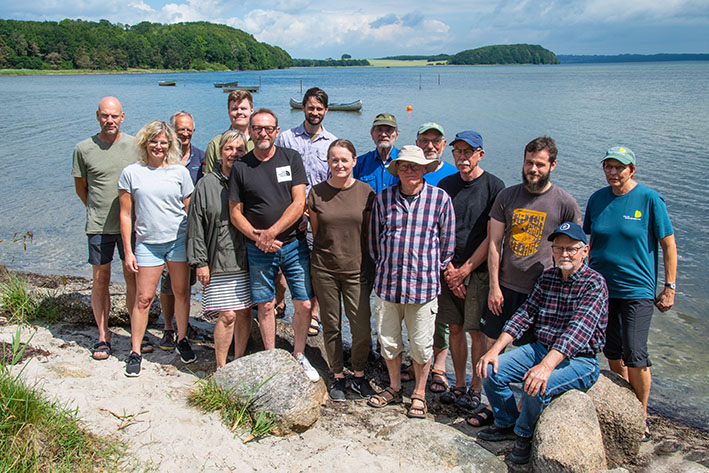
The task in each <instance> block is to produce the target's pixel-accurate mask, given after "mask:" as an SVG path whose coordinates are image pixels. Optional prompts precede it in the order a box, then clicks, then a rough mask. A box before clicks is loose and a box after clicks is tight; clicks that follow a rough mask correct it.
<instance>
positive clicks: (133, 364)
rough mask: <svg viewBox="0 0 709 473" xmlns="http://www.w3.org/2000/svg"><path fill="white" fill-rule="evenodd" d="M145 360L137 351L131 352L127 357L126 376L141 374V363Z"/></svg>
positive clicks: (132, 376)
mask: <svg viewBox="0 0 709 473" xmlns="http://www.w3.org/2000/svg"><path fill="white" fill-rule="evenodd" d="M142 361H143V357H142V356H140V355H139V354H137V353H136V352H134V351H132V352H130V355H128V358H127V359H126V376H128V377H129V378H137V377H138V376H140V363H141V362H142Z"/></svg>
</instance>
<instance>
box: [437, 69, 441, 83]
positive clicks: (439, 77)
mask: <svg viewBox="0 0 709 473" xmlns="http://www.w3.org/2000/svg"><path fill="white" fill-rule="evenodd" d="M438 85H441V73H440V72H439V73H438Z"/></svg>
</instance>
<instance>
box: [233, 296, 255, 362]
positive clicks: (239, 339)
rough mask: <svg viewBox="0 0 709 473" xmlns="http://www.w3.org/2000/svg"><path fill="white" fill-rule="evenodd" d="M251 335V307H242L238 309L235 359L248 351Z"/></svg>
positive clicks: (235, 326) (235, 328)
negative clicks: (247, 346)
mask: <svg viewBox="0 0 709 473" xmlns="http://www.w3.org/2000/svg"><path fill="white" fill-rule="evenodd" d="M249 337H251V309H250V308H246V309H240V310H237V311H236V323H235V325H234V359H235V360H236V359H237V358H241V357H242V356H244V353H246V345H248V344H249Z"/></svg>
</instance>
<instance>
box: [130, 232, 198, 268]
mask: <svg viewBox="0 0 709 473" xmlns="http://www.w3.org/2000/svg"><path fill="white" fill-rule="evenodd" d="M135 259H136V260H138V266H160V265H163V264H165V261H177V262H186V261H187V251H186V247H185V234H184V233H182V234H180V235H179V236H178V237H177V240H173V241H168V242H167V243H143V242H142V241H139V242H136V244H135Z"/></svg>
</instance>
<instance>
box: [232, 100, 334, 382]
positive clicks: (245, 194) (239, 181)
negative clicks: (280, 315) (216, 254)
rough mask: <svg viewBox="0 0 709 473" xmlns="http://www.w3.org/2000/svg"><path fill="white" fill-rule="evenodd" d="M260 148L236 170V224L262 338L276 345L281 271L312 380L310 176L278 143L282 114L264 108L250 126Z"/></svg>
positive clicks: (299, 352)
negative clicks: (305, 219) (305, 223)
mask: <svg viewBox="0 0 709 473" xmlns="http://www.w3.org/2000/svg"><path fill="white" fill-rule="evenodd" d="M249 128H250V135H251V139H252V140H253V142H254V149H253V150H252V151H251V152H249V153H248V154H246V155H245V156H244V157H243V158H241V159H240V160H239V161H237V162H235V163H234V165H233V166H232V168H231V176H230V177H229V213H230V217H231V222H232V223H233V224H234V226H235V227H236V228H238V229H239V231H241V232H242V233H243V234H244V235H245V236H246V237H247V238H248V239H249V241H247V244H246V250H247V254H248V259H249V276H250V284H251V286H250V290H251V300H252V302H254V303H256V304H258V319H259V326H260V328H261V337H262V338H263V344H264V347H265V348H266V349H267V350H272V349H273V348H275V341H276V319H275V315H274V310H273V309H274V304H275V295H276V293H275V285H276V277H277V275H278V270H279V269H280V270H281V271H282V272H283V275H284V276H285V278H286V281H287V282H288V287H289V288H290V292H291V296H292V298H293V307H294V309H295V311H294V313H293V333H294V337H295V343H294V347H293V356H294V357H295V358H296V360H297V361H298V363H299V364H300V365H301V366H302V368H303V370H304V371H305V374H306V376H307V377H308V378H309V379H310V380H311V381H314V382H315V381H317V380H318V379H320V375H319V374H318V372H317V371H316V370H315V369H314V368H313V367H312V366H311V365H310V363H309V362H308V360H307V358H305V355H304V354H303V351H304V349H305V341H306V338H307V334H308V326H309V325H310V308H311V302H310V300H311V299H312V298H313V289H312V287H311V285H310V253H309V250H308V244H307V242H306V240H305V236H304V235H303V233H302V232H300V231H299V230H298V223H299V222H300V219H301V217H302V215H303V210H304V209H305V185H306V184H307V182H308V181H307V177H306V174H305V168H304V166H303V160H302V159H301V157H300V154H298V152H297V151H294V150H291V149H287V148H281V147H279V146H276V145H275V142H276V137H277V136H278V132H279V131H280V128H279V127H278V117H276V114H275V113H273V112H272V111H271V110H268V109H265V108H262V109H259V110H257V111H256V112H254V113H253V115H251V122H250V124H249Z"/></svg>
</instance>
